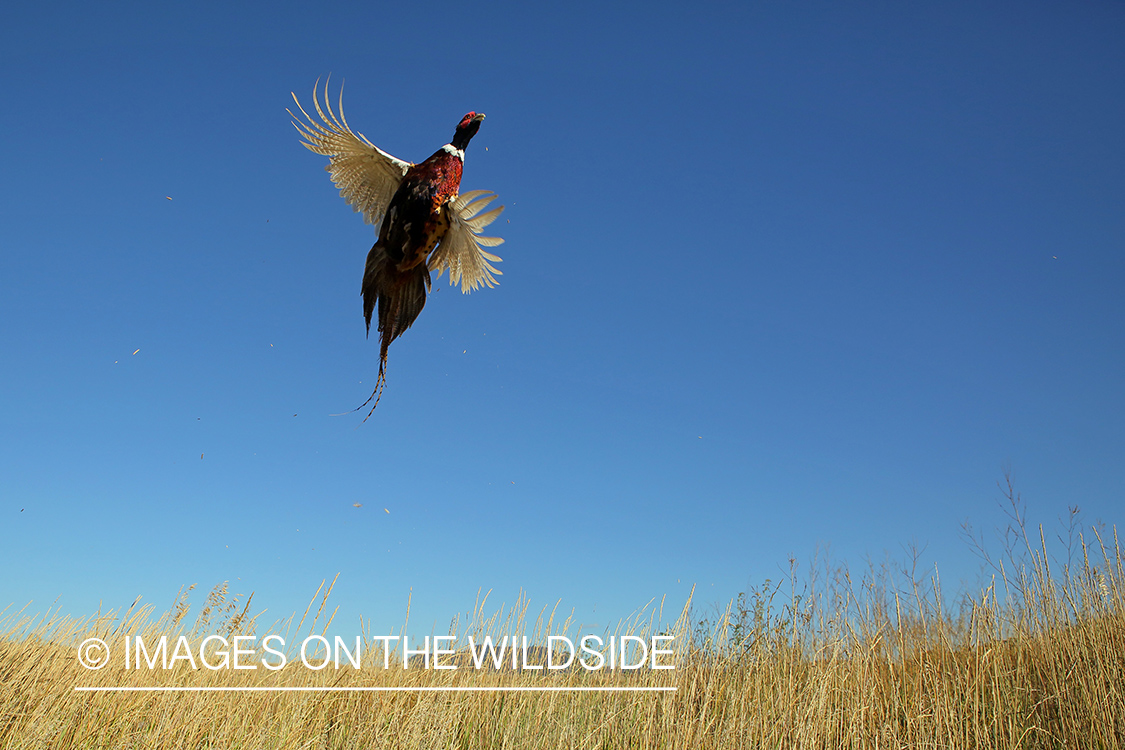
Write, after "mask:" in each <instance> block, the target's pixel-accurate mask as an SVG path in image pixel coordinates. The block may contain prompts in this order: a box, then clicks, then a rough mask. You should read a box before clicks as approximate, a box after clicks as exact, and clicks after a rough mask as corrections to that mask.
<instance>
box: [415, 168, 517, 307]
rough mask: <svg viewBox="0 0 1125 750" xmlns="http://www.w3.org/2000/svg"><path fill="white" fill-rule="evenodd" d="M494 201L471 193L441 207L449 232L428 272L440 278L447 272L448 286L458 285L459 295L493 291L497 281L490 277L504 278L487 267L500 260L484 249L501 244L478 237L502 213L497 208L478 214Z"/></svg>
mask: <svg viewBox="0 0 1125 750" xmlns="http://www.w3.org/2000/svg"><path fill="white" fill-rule="evenodd" d="M495 199H496V196H495V195H493V194H492V193H490V192H488V191H487V190H472V191H470V192H468V193H462V194H461V195H460V196H457V197H456V198H453V199H452V200H449V201H447V202H446V204H445V205H444V206H443V210H444V211H445V217H446V219H448V220H449V231H448V232H446V233H445V237H444V238H443V239H442V241H441V244H439V245H438V246H437V248H436V249H435V250H434V252H433V253H432V254H431V255H430V259H429V262H428V263H427V265H428V266H429V269H430V270H431V271H435V270H436V271H437V273H438V276H439V277H440V276H441V274H442V272H443V271H446V270H448V271H449V283H450V284H452V285H454V286H456V285H457V284H458V282H460V284H461V291H462V292H463V293H465V294H468V293H469V292H471V291H473V290H474V289H476V288H477V287H479V286H481V285H482V284H483V285H484V286H487V287H494V286H496V284H497V281H496V279H495V277H493V275H492V274H496V275H497V276H502V275H503V272H501V271H498V270H496V269H495V268H493V267H492V265H491V264H490V261H491V262H492V263H499V262H500V258H498V257H497V256H495V255H493V254H492V253H490V252H487V251H485V248H486V247H495V246H497V245H499V244H501V243H503V242H504V240H502V239H500V238H499V237H482V236H481V235H480V231H481V230H482V229H484V228H485V227H486V226H488V225H489V224H491V223H492V222H494V221H496V217H497V216H499V215H500V212H501V211H503V210H504V207H503V206H500V207H499V208H494V209H492V210H491V211H488V212H486V213H481V211H484V209H485V207H486V206H488V204H489V203H491V202H492V201H494V200H495Z"/></svg>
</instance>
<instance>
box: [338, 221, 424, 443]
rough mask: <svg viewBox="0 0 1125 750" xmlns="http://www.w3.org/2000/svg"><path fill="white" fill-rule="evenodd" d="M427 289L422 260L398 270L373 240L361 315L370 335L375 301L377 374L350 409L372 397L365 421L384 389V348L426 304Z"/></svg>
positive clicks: (365, 272)
mask: <svg viewBox="0 0 1125 750" xmlns="http://www.w3.org/2000/svg"><path fill="white" fill-rule="evenodd" d="M429 288H430V272H429V270H428V269H427V268H426V264H425V263H421V264H419V265H417V266H414V267H413V268H408V269H406V270H405V271H400V270H398V268H397V266H396V264H395V262H394V261H393V260H392V259H391V258H389V257H388V256H387V254H386V252H385V251H384V250H383V247H382V246H381V245H380V244H379V243H375V246H374V247H372V248H371V252H370V253H368V254H367V267H366V269H365V270H364V273H363V317H364V319H365V320H366V322H367V333H368V335H370V334H371V315H372V313H374V312H375V306H376V304H378V307H379V316H378V319H377V330H378V331H379V377H378V379H377V380H376V382H375V390H373V391H372V392H371V395H370V396H369V397H368V399H367V400H366V401H364V402H363V403H362V404H360V405H359V406H358V407H356V408H355V409H354V410H353V411H359V410H360V409H362V408H363V407H365V406H367V405H368V404H370V403H371V401H372V400H374V401H375V403H374V404H372V406H371V410H370V411H369V412H367V416H366V417H364V418H363V421H364V422H366V421H367V419H368V417H370V416H371V415H372V413H374V411H375V407H377V406H378V405H379V399H380V398H381V397H382V395H383V388H384V387H385V386H386V384H387V349H388V348H390V345H391V342H392V341H394V340H395V339H397V338H398V337H399V336H401V335H402V333H403V332H404V331H405V330H406V329H407V328H409V327H410V326H411V325H413V324H414V321H415V320H417V319H418V315H419V313H421V312H422V308H423V307H425V305H426V292H427V291H428V290H429Z"/></svg>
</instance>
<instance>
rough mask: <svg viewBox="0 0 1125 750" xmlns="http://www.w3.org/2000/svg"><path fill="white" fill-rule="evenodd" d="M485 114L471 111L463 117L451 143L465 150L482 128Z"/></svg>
mask: <svg viewBox="0 0 1125 750" xmlns="http://www.w3.org/2000/svg"><path fill="white" fill-rule="evenodd" d="M483 119H484V115H483V114H480V113H479V112H470V113H469V114H467V115H465V116H464V117H462V118H461V122H460V123H458V125H457V132H456V133H454V134H453V140H452V141H450V143H451V144H452V145H453V147H454V148H456V149H460V150H462V151H464V150H465V146H467V145H469V141H470V140H471V139H472V137H473V136H474V135H476V134H477V131H478V130H480V123H481V120H483Z"/></svg>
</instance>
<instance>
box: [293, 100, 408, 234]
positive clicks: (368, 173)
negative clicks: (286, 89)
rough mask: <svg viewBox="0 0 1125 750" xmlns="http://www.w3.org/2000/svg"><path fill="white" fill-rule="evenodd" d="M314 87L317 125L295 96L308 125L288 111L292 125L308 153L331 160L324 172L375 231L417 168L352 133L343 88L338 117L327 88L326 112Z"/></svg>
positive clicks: (360, 134)
mask: <svg viewBox="0 0 1125 750" xmlns="http://www.w3.org/2000/svg"><path fill="white" fill-rule="evenodd" d="M319 84H320V80H319V79H318V80H317V82H316V84H314V85H313V106H315V107H316V113H317V114H318V115H319V116H320V122H319V123H318V122H317V121H316V120H314V119H313V118H312V117H310V116H309V113H308V112H306V111H305V109H304V107H302V106H301V103H300V102H299V101H297V95H296V94H293V101H294V102H296V104H297V109H299V110H300V111H301V114H302V115H304V116H305V119H306V120H307V121H308V122H307V124H306V123H305V122H302V121H301V119H300V118H299V117H297V116H296V115H294V114H293V112H292V111H290V110H287V111H288V112H289V114H290V115H291V116H292V117H293V125H294V127H296V128H297V131H298V132H299V133H300V134H301V137H302V138H303V139H304V141H303V142H302V143H303V144H304V146H305V148H307V149H308V150H309V151H312V152H313V153H315V154H321V155H322V156H327V157H328V166H327V167H325V169H326V170H327V171H328V173H329V174H330V175H331V176H332V182H334V183H335V184H336V187H338V188H340V195H341V196H342V197H343V198H344V200H346V201H347V202H348V204H349V205H351V207H352V208H354V209H355V210H356V211H358V212H360V213H362V214H363V218H364V219H365V220H366V221H367V223H368V224H374V225H375V226H376V227H378V226H379V223H380V222H381V221H382V220H383V215H384V214H386V212H387V205H388V204H389V203H390V202H391V197H392V196H393V195H394V194H395V190H397V189H398V186H399V183H400V182H402V178H403V175H405V174H406V170H408V169H410V167H412V166H414V165H413V164H411V163H410V162H405V161H402V160H401V159H396V158H395V157H393V156H391V155H390V154H388V153H387V152H386V151H383V150H382V149H380V148H378V147H377V146H375V144H373V143H371V141H369V140H367V138H365V137H364V136H363V134H362V133H359V134H357V133H353V132H352V129H351V128H350V127H348V121H347V120H345V119H344V89H343V87H341V88H340V103H339V106H338V109H339V111H340V114H339V116H338V117H337V115H336V113H335V112H333V111H332V105H331V104H330V103H329V101H328V84H327V83H326V84H325V86H324V108H323V109H321V106H320V99H319V97H318V95H317V86H319ZM325 110H327V114H325Z"/></svg>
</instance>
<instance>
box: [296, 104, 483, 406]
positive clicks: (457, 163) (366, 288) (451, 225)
mask: <svg viewBox="0 0 1125 750" xmlns="http://www.w3.org/2000/svg"><path fill="white" fill-rule="evenodd" d="M327 93H328V92H327V87H325V99H324V108H323V109H322V108H321V106H320V100H319V97H318V95H317V87H316V86H314V87H313V102H314V105H315V107H316V112H317V114H318V115H319V116H320V121H321V122H320V123H317V122H316V121H315V120H313V119H312V118H311V117H309V115H308V113H307V112H305V110H304V108H302V107H301V104H300V102H297V107H298V109H300V111H301V114H303V115H304V116H305V119H306V120H307V121H308V124H306V123H304V122H301V121H300V120H299V118H297V117H296V116H295V115H294V116H293V117H294V124H295V125H297V129H298V130H299V131H300V133H301V135H302V137H303V138H304V145H305V146H306V147H307V148H308V149H309V150H310V151H313V152H315V153H318V154H322V155H326V156H328V157H329V162H328V166H327V167H326V169H327V170H328V172H329V173H330V174H331V175H332V180H333V182H335V183H336V186H337V187H339V188H340V195H341V196H343V197H344V198H345V199H346V200H347V201H348V203H350V204H351V205H352V206H353V207H354V208H355V210H356V211H360V212H362V213H363V214H364V217H365V218H366V219H367V221H368V222H370V223H371V224H375V225H376V226H377V227H378V232H379V236H378V240H377V241H376V242H375V245H374V246H373V247H372V248H371V251H370V252H369V253H368V254H367V264H366V267H365V269H364V273H363V285H362V289H361V291H362V294H363V316H364V320H365V321H366V324H367V330H368V333H370V331H371V317H372V315H373V314H374V313H375V309H376V307H378V315H377V317H376V329H377V330H378V332H379V341H380V347H379V377H378V379H377V381H376V385H375V389H374V390H373V391H372V393H371V396H370V397H369V398H368V399H367V401H365V402H364V403H363V404H362V405H360V406H359V407H357V410H358V409H362V408H363V407H364V406H366V405H367V404H368V403H370V402H371V401H372V400H374V401H375V404H374V405H373V406H372V407H371V411H369V412H368V413H367V416H368V417H370V416H371V413H372V412H374V411H375V407H376V406H378V405H379V398H380V396H381V395H382V390H383V387H384V386H385V385H386V365H387V349H388V347H390V345H391V342H392V341H394V340H395V339H396V338H398V337H399V336H401V335H402V333H403V332H404V331H405V330H406V329H407V328H409V327H410V326H411V325H412V324H413V323H414V321H415V320H416V319H417V318H418V315H419V313H421V312H422V308H423V307H424V306H425V304H426V293H427V292H428V291H429V289H430V271H432V270H436V271H437V272H438V275H439V276H440V275H441V272H442V271H445V270H447V269H448V271H449V280H450V282H451V283H453V284H457V283H458V282H460V284H461V291H462V292H466V293H467V292H469V291H472V290H473V289H476V288H477V287H478V286H480V285H482V284H483V285H485V286H490V287H491V286H495V284H496V279H495V277H494V276H493V274H497V275H499V274H500V272H499V271H498V270H496V269H495V268H494V267H493V266H492V265H491V263H492V262H498V261H499V260H500V259H499V258H498V257H496V256H495V255H492V254H491V253H489V252H486V251H485V250H484V248H485V247H493V246H496V245H499V244H500V243H502V242H503V240H502V239H500V238H498V237H482V236H481V235H480V230H481V229H483V228H484V227H486V226H488V225H489V224H491V223H492V222H493V221H495V219H496V217H497V216H499V215H500V212H501V211H503V210H504V207H503V206H500V207H498V208H494V209H492V210H490V211H487V212H484V213H482V211H483V210H484V208H485V207H486V206H487V205H488V204H489V203H490V202H492V200H494V199H495V197H496V196H494V195H491V194H488V193H487V192H486V191H482V190H478V191H473V192H470V193H466V194H464V195H459V194H458V191H459V190H460V185H461V174H462V171H463V165H464V159H465V148H466V146H468V145H469V141H470V140H471V139H472V137H473V136H474V135H476V133H477V131H478V130H479V129H480V123H481V121H482V120H484V115H483V114H478V113H476V112H469V113H468V114H467V115H465V116H464V117H463V118H461V121H460V123H458V125H457V129H456V131H455V132H454V135H453V139H452V140H451V141H450V142H449V143H448V144H446V145H445V146H442V147H441V148H440V149H438V150H437V151H436V152H434V154H433V155H432V156H430V158H428V159H426V160H425V161H423V162H421V163H419V164H411V163H409V162H404V161H402V160H400V159H396V158H395V157H393V156H391V155H390V154H388V153H386V152H384V151H382V150H380V149H378V148H377V147H376V146H374V145H373V144H372V143H371V142H370V141H368V140H367V139H366V138H364V137H363V136H362V135H358V134H356V133H353V132H352V131H351V129H350V128H349V127H348V124H347V121H346V120H345V119H344V110H343V92H342V91H341V97H340V103H339V112H340V114H339V117H337V116H336V113H334V112H333V111H332V108H331V106H330V104H329V102H328V99H327ZM293 101H295V102H296V101H297V97H296V95H294V96H293ZM325 110H327V115H326V114H325ZM290 114H291V115H292V114H293V113H292V112H290ZM366 419H367V418H366V417H365V418H364V421H366Z"/></svg>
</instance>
